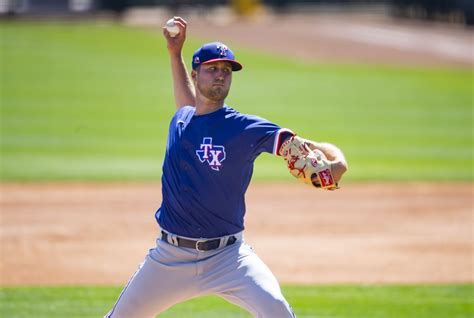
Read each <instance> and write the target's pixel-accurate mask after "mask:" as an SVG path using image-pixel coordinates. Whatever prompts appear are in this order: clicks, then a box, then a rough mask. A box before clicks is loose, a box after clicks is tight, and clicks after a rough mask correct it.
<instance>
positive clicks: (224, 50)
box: [217, 45, 228, 57]
mask: <svg viewBox="0 0 474 318" xmlns="http://www.w3.org/2000/svg"><path fill="white" fill-rule="evenodd" d="M227 50H228V48H227V46H225V45H219V46H218V47H217V51H218V52H219V56H220V57H224V56H227Z"/></svg>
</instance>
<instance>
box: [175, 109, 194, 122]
mask: <svg viewBox="0 0 474 318" xmlns="http://www.w3.org/2000/svg"><path fill="white" fill-rule="evenodd" d="M195 112H196V108H195V107H194V106H183V107H181V108H179V109H178V110H176V113H175V114H174V116H173V119H176V120H186V119H188V118H191V117H193V116H194V113H195Z"/></svg>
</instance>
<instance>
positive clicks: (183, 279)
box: [105, 241, 196, 318]
mask: <svg viewBox="0 0 474 318" xmlns="http://www.w3.org/2000/svg"><path fill="white" fill-rule="evenodd" d="M193 258H195V256H194V255H193V254H192V253H191V252H189V251H187V250H185V249H182V248H178V247H175V246H172V245H169V244H167V243H164V242H163V241H158V244H157V248H155V249H152V250H150V254H149V255H147V257H146V259H145V262H144V263H143V264H142V265H141V266H140V268H139V270H138V271H137V272H136V273H135V274H134V276H133V277H132V279H131V280H130V281H129V283H128V284H127V286H126V287H125V288H124V290H123V291H122V293H121V295H120V296H119V298H118V300H117V302H116V304H115V306H114V307H113V308H112V310H111V311H110V312H109V313H108V314H107V315H106V316H105V317H106V318H151V317H155V316H156V315H157V314H159V313H160V312H163V311H165V310H166V309H168V308H169V307H171V306H172V305H174V304H177V303H179V302H182V301H184V300H186V299H189V298H191V297H192V296H193V295H194V294H195V293H196V288H195V287H194V286H195V285H194V284H193V282H194V281H195V278H194V275H195V265H194V264H193V263H192V262H186V260H187V259H189V260H192V259H193ZM178 260H180V262H178ZM179 263H181V264H179Z"/></svg>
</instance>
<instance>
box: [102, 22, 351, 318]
mask: <svg viewBox="0 0 474 318" xmlns="http://www.w3.org/2000/svg"><path fill="white" fill-rule="evenodd" d="M174 23H175V24H176V25H177V26H178V27H179V30H177V32H175V33H174V34H172V35H171V34H170V32H168V31H167V30H166V29H165V28H164V29H163V34H164V36H165V38H166V41H167V47H168V52H169V56H170V61H171V72H172V76H173V85H174V94H175V101H176V113H175V114H174V116H173V118H172V119H171V122H170V125H169V134H168V142H167V146H166V154H165V158H164V163H163V175H162V195H163V201H162V204H161V206H160V208H159V209H158V211H157V212H156V220H157V222H158V224H159V226H160V228H161V233H160V236H159V238H158V239H157V244H156V247H154V248H152V249H151V250H150V251H149V253H148V255H147V256H146V258H145V261H144V262H143V263H142V264H141V265H140V267H139V269H138V270H137V272H136V273H135V274H134V275H133V277H132V278H131V280H130V281H129V283H128V284H127V285H126V287H125V288H124V290H123V291H122V293H121V295H120V296H119V298H118V300H117V302H116V304H115V305H114V306H113V308H112V309H111V310H110V312H109V313H108V314H107V315H106V316H105V317H108V318H150V317H155V316H156V315H157V314H159V313H161V312H164V311H165V310H167V309H168V308H170V307H171V306H173V305H175V304H177V303H180V302H183V301H186V300H188V299H191V298H194V297H197V296H202V295H210V294H212V295H218V296H220V297H222V298H224V299H226V300H227V301H229V302H231V303H233V304H235V305H237V306H240V307H242V308H244V309H245V310H247V311H248V312H250V313H251V314H253V315H254V316H255V317H263V318H286V317H288V318H289V317H295V315H294V313H293V310H292V308H291V306H290V305H289V304H288V302H287V301H286V299H285V297H284V296H283V294H282V292H281V290H280V286H279V283H278V281H277V280H276V278H275V276H274V275H273V274H272V272H271V271H270V269H269V268H268V267H267V266H266V265H265V264H264V263H263V262H262V260H261V259H260V258H259V257H258V256H257V255H256V254H255V252H254V251H253V250H252V248H251V247H250V246H249V245H248V244H246V242H245V240H244V236H243V231H244V215H245V211H246V207H245V192H246V190H247V187H248V185H249V183H250V180H251V178H252V172H253V166H254V161H255V159H256V158H257V157H258V156H259V155H260V154H261V153H262V152H268V153H273V154H275V155H277V156H281V157H282V158H283V159H284V162H285V164H286V166H287V168H288V169H289V171H290V173H291V174H292V175H293V176H295V177H296V178H297V179H299V180H301V181H303V182H305V183H307V184H309V185H311V186H314V187H316V188H320V189H325V190H334V189H337V188H338V182H339V180H340V179H341V177H342V175H343V174H344V173H345V171H346V169H347V163H346V160H345V158H344V155H343V154H342V152H341V151H340V150H339V149H338V148H337V147H336V146H334V145H332V144H328V143H319V142H314V141H310V140H306V139H303V138H301V137H299V136H297V135H296V134H295V133H293V132H292V131H291V130H289V129H285V128H281V127H279V126H278V125H276V124H275V123H272V122H270V121H268V120H266V119H263V118H261V117H258V116H254V115H247V114H242V113H240V112H238V111H237V110H235V109H234V108H232V107H230V106H229V105H227V104H226V103H225V102H224V100H225V98H226V97H227V94H228V93H229V90H230V86H231V82H232V76H233V72H237V71H240V70H242V64H240V63H239V62H238V61H237V60H236V59H235V56H234V53H233V52H232V50H231V49H230V48H229V47H228V46H226V45H225V44H223V43H219V42H213V43H207V44H205V45H203V46H202V47H201V48H199V49H198V50H197V51H196V52H195V53H194V55H193V58H192V71H191V74H190V75H191V76H189V75H188V72H187V69H186V66H185V62H184V60H183V57H182V48H183V45H184V42H185V39H186V28H187V23H186V21H185V20H183V19H182V18H180V17H175V18H174ZM295 244H297V242H295Z"/></svg>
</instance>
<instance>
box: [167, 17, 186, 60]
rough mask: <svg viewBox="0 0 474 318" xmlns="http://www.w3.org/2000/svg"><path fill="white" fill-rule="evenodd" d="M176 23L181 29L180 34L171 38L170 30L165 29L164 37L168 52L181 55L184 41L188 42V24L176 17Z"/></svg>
mask: <svg viewBox="0 0 474 318" xmlns="http://www.w3.org/2000/svg"><path fill="white" fill-rule="evenodd" d="M173 19H174V23H175V24H176V25H177V26H178V28H179V33H178V34H177V35H176V36H175V37H171V36H170V34H169V32H168V30H166V28H165V27H163V35H164V37H165V39H166V42H167V47H168V51H169V53H170V54H181V50H182V49H183V45H184V41H185V40H186V28H187V24H188V23H187V22H186V21H185V20H184V19H183V18H181V17H174V18H173Z"/></svg>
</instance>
